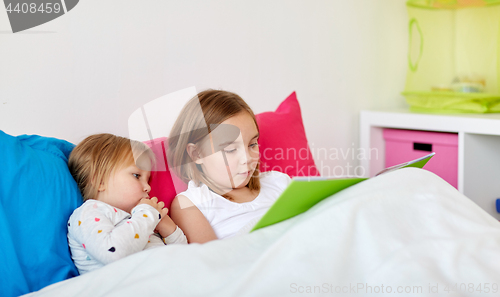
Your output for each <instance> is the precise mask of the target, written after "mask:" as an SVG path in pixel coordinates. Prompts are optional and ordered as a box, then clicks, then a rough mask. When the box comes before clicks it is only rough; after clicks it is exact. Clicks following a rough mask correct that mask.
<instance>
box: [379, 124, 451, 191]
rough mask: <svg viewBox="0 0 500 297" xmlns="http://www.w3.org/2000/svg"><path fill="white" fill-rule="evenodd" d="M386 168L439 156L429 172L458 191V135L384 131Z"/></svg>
mask: <svg viewBox="0 0 500 297" xmlns="http://www.w3.org/2000/svg"><path fill="white" fill-rule="evenodd" d="M384 140H385V166H386V167H390V166H393V165H397V164H400V163H403V162H407V161H411V160H413V159H416V158H419V157H422V156H425V155H427V154H430V153H431V152H435V153H436V155H435V156H434V157H432V159H430V160H429V162H428V163H427V164H426V165H425V167H424V168H425V169H426V170H429V171H432V172H434V173H435V174H437V175H439V176H440V177H441V178H443V179H444V180H445V181H447V182H448V183H449V184H450V185H452V186H454V187H455V188H457V183H458V134H456V133H442V132H429V131H415V130H401V129H384Z"/></svg>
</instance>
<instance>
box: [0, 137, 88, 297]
mask: <svg viewBox="0 0 500 297" xmlns="http://www.w3.org/2000/svg"><path fill="white" fill-rule="evenodd" d="M73 148H74V145H73V144H71V143H69V142H67V141H65V140H60V139H56V138H48V137H42V136H38V135H21V136H17V137H14V136H11V135H8V134H5V133H4V132H3V131H1V130H0V152H1V154H2V155H1V156H0V242H1V244H0V263H1V265H0V267H1V268H0V280H1V281H0V284H1V287H0V292H2V293H1V294H2V296H18V295H21V294H26V293H29V292H32V291H37V290H40V289H42V288H43V287H45V286H48V285H50V284H52V283H55V282H58V281H62V280H65V279H67V278H70V277H73V276H76V275H78V271H77V269H76V267H75V265H74V264H73V261H72V260H71V255H70V252H69V248H68V241H67V237H66V233H67V229H66V224H67V221H68V218H69V216H70V215H71V213H72V212H73V210H74V209H75V208H77V207H78V206H80V205H81V203H82V197H81V194H80V191H79V190H78V186H77V184H76V182H75V180H74V179H73V177H72V176H71V174H70V172H69V170H68V165H67V163H68V157H69V154H70V153H71V151H72V150H73Z"/></svg>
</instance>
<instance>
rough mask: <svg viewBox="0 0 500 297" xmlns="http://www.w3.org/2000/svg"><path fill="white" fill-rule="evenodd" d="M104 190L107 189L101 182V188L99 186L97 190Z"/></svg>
mask: <svg viewBox="0 0 500 297" xmlns="http://www.w3.org/2000/svg"><path fill="white" fill-rule="evenodd" d="M104 190H106V187H105V186H104V183H101V184H100V185H99V188H97V192H104Z"/></svg>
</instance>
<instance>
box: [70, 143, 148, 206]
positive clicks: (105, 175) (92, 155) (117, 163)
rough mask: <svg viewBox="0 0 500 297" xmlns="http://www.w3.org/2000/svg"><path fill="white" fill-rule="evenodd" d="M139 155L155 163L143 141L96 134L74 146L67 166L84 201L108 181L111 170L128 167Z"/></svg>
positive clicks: (95, 193) (92, 196)
mask: <svg viewBox="0 0 500 297" xmlns="http://www.w3.org/2000/svg"><path fill="white" fill-rule="evenodd" d="M142 156H147V157H148V158H149V161H150V162H151V164H152V165H154V161H155V157H154V154H153V152H152V151H151V149H150V148H149V147H148V146H147V145H146V144H144V143H142V142H140V141H136V140H130V139H128V138H125V137H120V136H116V135H113V134H107V133H103V134H95V135H91V136H89V137H87V138H85V139H84V140H83V141H82V142H80V143H79V144H78V145H77V146H76V147H75V148H74V149H73V151H72V152H71V154H70V156H69V160H68V167H69V171H70V172H71V175H72V176H73V178H74V179H75V181H76V183H77V184H78V187H79V188H80V192H81V193H82V196H83V201H87V200H88V199H95V197H96V196H97V192H98V189H99V186H100V185H101V184H106V183H107V181H108V179H109V177H110V176H111V174H112V173H113V171H114V170H119V169H121V168H123V167H126V166H130V165H132V164H134V163H136V162H135V160H138V159H139V157H142ZM141 169H144V170H148V171H150V170H151V168H141Z"/></svg>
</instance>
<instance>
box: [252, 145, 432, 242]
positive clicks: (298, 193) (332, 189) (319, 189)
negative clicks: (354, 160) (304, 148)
mask: <svg viewBox="0 0 500 297" xmlns="http://www.w3.org/2000/svg"><path fill="white" fill-rule="evenodd" d="M434 154H435V153H432V154H429V155H426V156H424V157H422V158H418V159H415V160H413V161H410V162H405V163H401V164H398V165H396V166H392V167H389V168H386V169H384V170H382V171H380V172H379V173H377V174H376V175H380V174H383V173H387V172H391V171H394V170H397V169H400V168H404V167H417V168H423V167H424V165H425V164H426V163H427V162H428V161H429V159H430V158H432V156H434ZM367 179H368V178H364V177H347V178H329V177H320V176H313V177H294V178H293V179H292V182H291V183H290V184H289V185H288V187H287V188H286V189H285V190H284V191H283V193H281V195H280V196H279V197H278V199H277V200H276V202H274V204H273V205H272V206H271V208H269V210H268V211H267V212H266V213H265V214H264V216H263V217H262V218H261V219H260V220H259V221H258V222H257V224H255V226H254V227H253V228H252V231H250V232H253V231H255V230H257V229H260V228H264V227H267V226H269V225H272V224H276V223H279V222H281V221H284V220H286V219H289V218H291V217H294V216H296V215H298V214H301V213H303V212H305V211H307V210H308V209H310V208H311V207H313V206H314V205H315V204H316V203H318V202H320V201H321V200H323V199H325V198H327V197H330V196H331V195H333V194H335V193H338V192H340V191H342V190H343V189H345V188H348V187H350V186H352V185H355V184H357V183H359V182H362V181H364V180H367Z"/></svg>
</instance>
